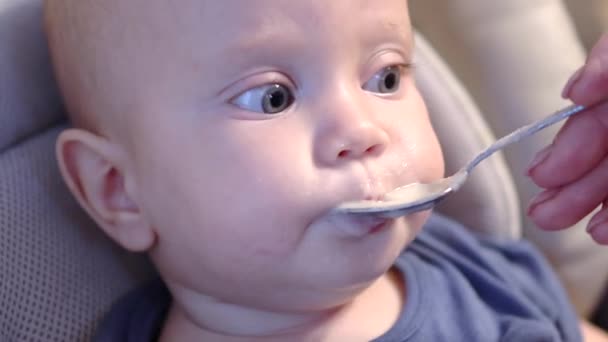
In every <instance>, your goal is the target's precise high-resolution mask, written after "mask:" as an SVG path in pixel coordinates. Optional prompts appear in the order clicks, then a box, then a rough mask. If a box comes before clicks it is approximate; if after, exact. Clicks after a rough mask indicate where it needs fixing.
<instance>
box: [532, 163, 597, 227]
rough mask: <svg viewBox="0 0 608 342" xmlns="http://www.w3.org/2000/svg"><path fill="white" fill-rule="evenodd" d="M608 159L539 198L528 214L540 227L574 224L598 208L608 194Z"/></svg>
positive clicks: (534, 201) (533, 203)
mask: <svg viewBox="0 0 608 342" xmlns="http://www.w3.org/2000/svg"><path fill="white" fill-rule="evenodd" d="M607 175H608V159H607V160H603V161H602V162H601V163H600V164H599V165H598V166H597V167H596V168H595V169H593V170H592V171H591V172H589V173H588V174H586V175H585V176H583V177H582V178H581V179H579V180H578V181H576V182H574V183H571V184H568V185H565V186H563V187H561V188H557V189H551V190H547V191H546V192H544V193H543V194H541V195H540V196H539V197H537V198H535V199H534V200H533V201H532V202H531V203H530V206H529V208H528V215H529V216H530V218H531V219H532V221H534V223H536V224H537V225H538V226H539V227H540V228H543V229H546V230H558V229H563V228H567V227H570V226H572V225H574V224H575V223H577V222H578V221H580V220H581V219H582V218H584V217H585V216H587V215H588V214H589V213H591V212H592V211H593V210H594V209H595V208H597V207H598V206H599V205H600V204H601V203H602V202H603V201H604V200H605V198H606V196H607V195H608V177H607Z"/></svg>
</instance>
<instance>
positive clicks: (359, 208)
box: [334, 105, 588, 218]
mask: <svg viewBox="0 0 608 342" xmlns="http://www.w3.org/2000/svg"><path fill="white" fill-rule="evenodd" d="M587 108H588V107H585V106H581V105H570V106H568V107H566V108H563V109H561V110H559V111H557V112H555V113H553V114H551V115H549V116H547V117H545V118H543V119H541V120H538V121H536V122H533V123H531V124H529V125H526V126H523V127H521V128H519V129H517V130H515V131H513V132H511V133H510V134H508V135H506V136H504V137H502V138H500V139H499V140H497V141H496V142H494V143H493V144H492V145H490V146H489V147H488V148H486V149H485V150H483V151H482V152H481V153H479V154H478V155H477V156H476V157H475V158H473V159H472V160H471V161H470V162H469V163H468V164H467V165H466V166H465V167H463V168H462V169H460V170H459V171H458V172H456V173H455V174H453V175H451V176H449V177H446V178H441V179H438V180H436V181H434V182H431V183H411V184H408V185H406V186H403V187H400V188H397V189H395V190H393V191H391V192H389V193H387V194H386V195H385V196H384V198H383V199H382V200H379V201H352V202H346V203H342V204H340V205H339V206H337V207H336V208H334V211H335V212H336V213H340V214H351V215H373V216H380V217H385V218H396V217H400V216H405V215H409V214H412V213H415V212H418V211H423V210H428V209H431V208H433V207H434V206H435V205H436V204H437V203H439V202H440V201H441V200H442V199H444V198H445V197H446V196H448V195H449V194H451V193H453V192H455V191H458V189H460V188H461V187H462V185H463V184H464V183H465V182H466V180H467V179H468V177H469V175H470V174H471V172H472V171H473V169H474V168H475V167H476V166H477V165H479V163H481V162H482V161H483V160H485V159H486V158H488V157H489V156H491V155H492V154H494V153H495V152H496V151H499V150H502V149H503V148H505V147H506V146H508V145H511V144H513V143H515V142H518V141H520V140H522V139H524V138H526V137H529V136H531V135H533V134H534V133H536V132H538V131H541V130H543V129H545V128H547V127H549V126H551V125H553V124H555V123H557V122H560V121H562V120H564V119H566V118H568V117H570V116H572V115H574V114H577V113H580V112H582V111H584V110H585V109H587Z"/></svg>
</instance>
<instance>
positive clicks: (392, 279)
mask: <svg viewBox="0 0 608 342" xmlns="http://www.w3.org/2000/svg"><path fill="white" fill-rule="evenodd" d="M401 279H402V276H401V275H396V274H394V273H392V272H391V273H387V274H385V275H384V276H383V277H381V278H380V279H378V281H376V282H375V283H374V284H372V285H371V286H370V287H369V288H367V289H366V290H364V291H363V292H362V293H361V294H359V296H357V297H356V298H355V299H354V300H353V301H352V302H350V303H349V304H348V305H344V306H342V307H339V308H336V309H334V310H328V311H326V312H314V313H310V314H294V313H275V312H264V311H259V310H255V309H250V308H234V307H233V308H231V312H230V315H226V317H225V319H222V321H221V322H217V323H218V324H217V325H216V326H209V324H208V323H207V326H205V327H203V326H202V325H201V324H197V322H198V320H196V318H191V317H188V315H186V314H185V312H184V311H182V310H181V309H180V308H179V306H178V305H176V304H173V305H172V308H171V310H170V312H169V316H168V319H167V321H166V323H165V326H164V328H163V331H162V334H161V338H160V339H159V341H160V342H168V341H171V342H179V341H218V342H219V341H226V342H228V341H230V342H233V341H234V342H237V341H370V340H372V339H374V338H377V337H379V336H381V335H382V334H384V333H385V332H387V331H388V330H389V329H390V328H391V327H392V326H393V324H394V323H395V322H396V321H397V319H398V318H399V316H400V314H401V310H402V308H403V306H404V302H405V286H404V284H403V282H402V281H401ZM243 329H245V330H249V331H252V333H251V335H248V336H243V333H241V331H243ZM218 331H222V332H230V331H234V332H235V333H234V334H233V335H229V334H227V333H218ZM253 331H255V333H253ZM237 335H238V336H237Z"/></svg>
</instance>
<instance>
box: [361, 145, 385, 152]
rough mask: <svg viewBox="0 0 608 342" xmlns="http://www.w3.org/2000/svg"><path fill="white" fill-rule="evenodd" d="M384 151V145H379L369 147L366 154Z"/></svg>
mask: <svg viewBox="0 0 608 342" xmlns="http://www.w3.org/2000/svg"><path fill="white" fill-rule="evenodd" d="M381 149H382V145H380V144H378V145H373V146H370V147H368V149H367V150H365V154H376V153H378V152H379V151H380V150H381Z"/></svg>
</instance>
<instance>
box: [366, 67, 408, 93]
mask: <svg viewBox="0 0 608 342" xmlns="http://www.w3.org/2000/svg"><path fill="white" fill-rule="evenodd" d="M402 69H403V67H402V66H399V65H393V66H389V67H386V68H384V69H382V70H380V71H379V72H377V73H376V74H375V75H374V76H372V78H371V79H370V80H369V81H367V82H365V84H364V85H363V89H365V90H367V91H371V92H372V93H378V94H393V93H396V92H397V91H398V90H399V85H400V83H401V74H402V73H403V70H402Z"/></svg>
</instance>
